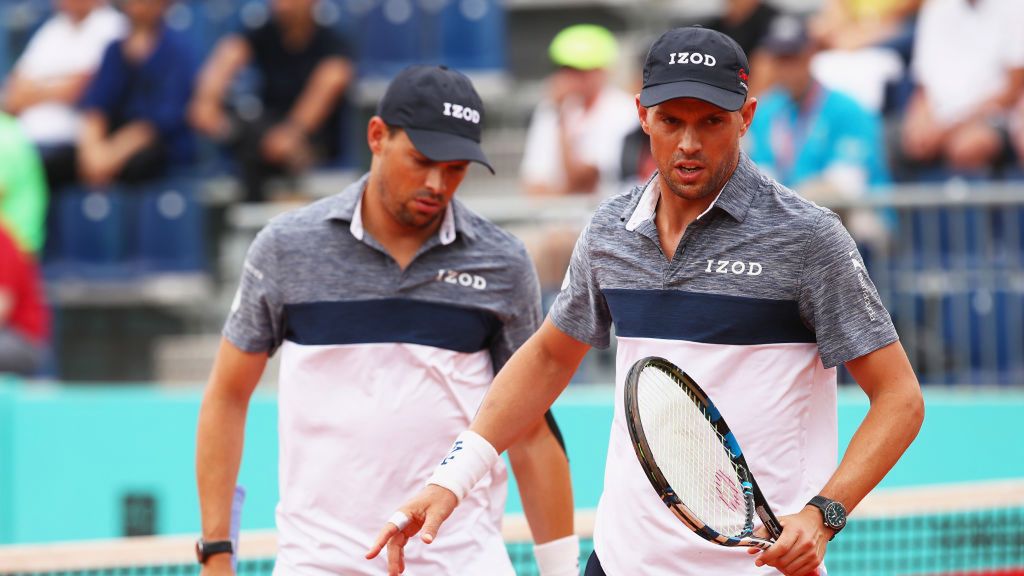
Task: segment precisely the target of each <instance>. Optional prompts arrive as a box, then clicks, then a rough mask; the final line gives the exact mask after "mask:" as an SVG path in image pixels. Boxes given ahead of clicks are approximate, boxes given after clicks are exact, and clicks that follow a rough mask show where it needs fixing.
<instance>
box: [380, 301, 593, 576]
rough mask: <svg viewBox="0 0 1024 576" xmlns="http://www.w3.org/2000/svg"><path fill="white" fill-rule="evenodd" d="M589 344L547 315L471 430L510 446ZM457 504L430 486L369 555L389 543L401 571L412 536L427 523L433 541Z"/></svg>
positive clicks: (500, 447)
mask: <svg viewBox="0 0 1024 576" xmlns="http://www.w3.org/2000/svg"><path fill="white" fill-rule="evenodd" d="M589 348H590V347H589V346H588V345H586V344H584V343H582V342H579V341H577V340H575V339H573V338H572V337H570V336H568V335H566V334H565V333H563V332H562V331H561V330H559V329H558V328H556V327H555V325H554V324H552V323H551V320H550V319H547V320H545V321H544V323H543V324H542V325H541V327H540V329H539V330H538V331H537V332H536V333H535V334H534V335H533V336H531V337H530V339H529V340H527V341H526V343H525V344H523V346H522V347H521V348H519V350H517V351H516V353H515V354H513V355H512V358H510V359H509V361H508V362H507V363H506V364H505V367H504V368H502V369H501V372H499V373H498V375H497V376H495V378H494V383H493V384H491V389H490V390H489V391H488V393H487V395H486V396H485V397H484V401H483V404H482V405H481V407H480V410H479V412H477V415H476V418H474V420H473V424H472V426H471V427H470V429H471V430H472V431H473V432H475V433H477V434H479V435H481V436H482V437H483V438H484V439H485V440H486V441H487V442H488V443H489V444H491V446H493V447H494V450H495V451H496V452H497V453H499V454H500V453H501V452H502V451H504V450H507V449H508V448H509V447H510V446H512V445H513V444H514V443H515V442H516V440H517V439H519V438H520V437H521V436H523V435H524V434H525V433H526V432H528V431H529V429H530V427H531V426H535V425H536V423H537V422H539V421H540V419H541V417H542V416H543V414H544V412H545V411H546V410H547V409H548V408H550V407H551V404H552V403H554V401H555V398H557V397H558V395H559V394H560V393H561V392H562V390H564V389H565V387H566V386H567V385H568V384H569V379H570V378H571V377H572V374H573V373H574V372H575V371H576V368H577V367H579V364H580V362H581V361H582V360H583V356H584V355H585V354H586V353H587V350H589ZM457 504H458V501H457V498H456V496H455V494H454V493H453V492H452V491H450V490H448V489H446V488H442V487H440V486H437V485H433V484H431V485H428V486H427V487H425V488H424V489H423V490H421V491H420V493H419V494H418V495H416V497H414V498H413V499H412V500H409V501H408V502H406V503H405V504H404V505H403V506H402V507H401V508H400V510H401V511H402V512H403V513H405V515H407V516H408V517H409V519H410V522H409V523H408V525H407V526H406V527H405V528H403V529H401V530H400V529H399V528H398V527H397V526H395V525H394V524H391V523H388V524H386V525H385V527H384V528H383V529H382V530H381V533H380V535H379V536H378V537H377V540H376V542H375V543H374V544H373V546H372V547H371V548H370V550H369V552H368V553H367V555H366V557H367V558H375V557H376V556H377V555H378V554H380V551H381V550H383V549H384V547H385V546H387V548H388V574H389V575H390V576H396V575H397V574H400V573H401V572H402V570H403V569H404V561H403V559H402V549H403V547H404V546H405V544H406V542H408V541H409V538H410V537H412V536H413V535H415V534H416V533H417V532H419V530H420V528H423V535H422V536H421V538H422V540H423V541H424V542H426V543H428V544H429V543H430V542H433V541H434V538H435V537H436V536H437V531H438V528H439V527H440V526H441V523H442V522H444V520H445V519H447V518H448V516H450V515H451V513H452V511H453V510H454V509H455V506H456V505H457ZM524 504H525V503H524ZM531 505H532V504H531Z"/></svg>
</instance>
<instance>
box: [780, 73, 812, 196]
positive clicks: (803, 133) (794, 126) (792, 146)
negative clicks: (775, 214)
mask: <svg viewBox="0 0 1024 576" xmlns="http://www.w3.org/2000/svg"><path fill="white" fill-rule="evenodd" d="M823 100H824V90H822V88H821V85H820V84H818V83H817V82H813V83H812V84H811V87H810V90H809V93H808V94H807V97H806V98H805V99H804V100H803V103H800V102H797V103H796V106H797V114H796V121H792V120H791V116H790V115H788V114H780V115H779V116H777V117H776V118H775V119H774V120H773V121H772V127H771V136H770V138H771V145H772V150H774V151H775V168H776V170H777V173H778V176H779V180H780V181H781V182H782V183H783V184H785V185H787V186H791V185H792V184H793V182H792V181H791V178H792V176H793V168H794V167H795V166H796V160H797V158H798V157H799V156H800V152H801V151H802V150H803V148H804V146H805V145H806V144H807V137H808V136H809V135H810V132H811V127H812V126H813V125H814V121H815V120H817V118H818V113H819V112H820V110H821V103H822V101H823Z"/></svg>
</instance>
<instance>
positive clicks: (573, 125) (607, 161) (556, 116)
mask: <svg viewBox="0 0 1024 576" xmlns="http://www.w3.org/2000/svg"><path fill="white" fill-rule="evenodd" d="M617 52H618V43H617V42H616V40H615V37H614V36H612V33H611V32H609V31H608V30H607V29H605V28H602V27H601V26H596V25H593V24H577V25H575V26H570V27H568V28H566V29H564V30H562V31H561V32H559V33H558V34H557V35H556V36H555V38H554V40H553V41H552V42H551V46H550V48H549V50H548V53H549V55H550V57H551V61H552V62H553V63H554V64H555V66H558V70H557V71H555V72H554V73H553V74H552V75H551V76H550V78H549V79H548V85H547V95H546V97H545V98H544V99H543V100H542V101H541V102H540V103H539V104H538V105H537V108H536V110H534V112H533V117H532V118H531V120H530V127H529V130H528V132H527V135H526V146H525V148H524V151H523V161H522V166H521V169H520V176H521V178H522V182H523V187H524V188H525V190H526V191H527V193H529V194H534V195H545V196H556V195H564V194H589V193H594V192H597V191H599V190H600V191H602V192H603V193H610V192H613V191H615V190H614V189H615V187H616V186H617V183H618V170H619V158H620V152H621V143H622V139H623V137H624V136H625V135H626V134H628V133H629V132H630V131H632V130H633V129H634V128H635V127H636V126H638V125H639V121H638V120H637V116H636V105H635V104H634V102H633V97H632V96H630V95H629V94H627V93H626V92H624V91H623V90H620V89H619V88H616V87H614V86H612V85H611V84H609V82H608V70H607V69H608V67H609V66H611V65H612V64H614V63H615V61H616V57H617ZM563 271H564V269H563Z"/></svg>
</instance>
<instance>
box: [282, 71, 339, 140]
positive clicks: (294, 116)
mask: <svg viewBox="0 0 1024 576" xmlns="http://www.w3.org/2000/svg"><path fill="white" fill-rule="evenodd" d="M351 79H352V65H351V64H349V63H348V62H344V61H341V60H338V61H333V62H327V63H324V64H321V65H320V66H319V67H318V68H317V69H316V70H315V71H314V73H313V76H312V78H310V81H309V84H307V85H306V87H305V89H304V90H303V91H302V95H301V96H299V100H298V101H297V102H296V103H295V106H294V107H293V108H292V110H291V112H290V113H289V115H288V120H289V121H290V122H291V123H293V124H294V125H295V126H296V127H298V128H299V129H301V130H302V131H303V132H305V133H306V134H309V133H312V132H316V130H317V129H318V128H319V127H320V125H321V124H323V122H324V120H325V119H326V118H327V116H328V115H329V114H330V112H331V110H332V109H333V108H334V105H335V103H337V101H338V98H339V97H340V96H341V94H342V93H343V92H344V91H345V89H346V88H347V87H348V84H349V82H350V81H351Z"/></svg>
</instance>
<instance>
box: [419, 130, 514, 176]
mask: <svg viewBox="0 0 1024 576" xmlns="http://www.w3.org/2000/svg"><path fill="white" fill-rule="evenodd" d="M404 130H405V133H406V134H408V135H409V140H412V145H413V146H415V147H416V149H417V150H419V152H420V154H423V155H424V156H426V157H427V158H429V159H431V160H433V161H434V162H459V161H462V160H469V161H470V162H477V163H479V164H483V165H484V166H486V167H487V169H488V170H490V171H491V174H494V167H493V166H491V162H490V161H489V160H487V156H485V155H484V151H483V149H482V148H480V143H478V142H474V141H473V140H471V139H469V138H464V137H462V136H457V135H455V134H449V133H448V132H437V131H435V130H420V129H418V128H405V129H404Z"/></svg>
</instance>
